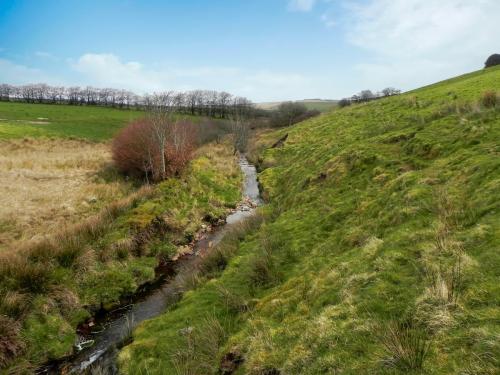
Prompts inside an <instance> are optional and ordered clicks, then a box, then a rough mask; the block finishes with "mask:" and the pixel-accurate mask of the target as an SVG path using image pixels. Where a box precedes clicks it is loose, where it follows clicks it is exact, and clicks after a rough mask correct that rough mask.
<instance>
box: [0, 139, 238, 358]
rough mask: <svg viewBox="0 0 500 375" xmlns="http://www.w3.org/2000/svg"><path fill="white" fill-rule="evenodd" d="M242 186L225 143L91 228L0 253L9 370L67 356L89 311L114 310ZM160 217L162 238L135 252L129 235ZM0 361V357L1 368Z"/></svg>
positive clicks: (1, 327) (2, 328) (230, 203)
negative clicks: (12, 355) (13, 355)
mask: <svg viewBox="0 0 500 375" xmlns="http://www.w3.org/2000/svg"><path fill="white" fill-rule="evenodd" d="M240 184H241V176H240V171H239V167H238V164H237V161H236V158H235V157H234V156H233V155H232V150H231V146H230V145H229V144H219V145H208V146H204V147H203V148H202V149H200V150H199V151H198V156H197V157H196V158H195V160H193V161H192V162H191V164H190V166H189V168H188V169H187V170H186V171H185V173H184V174H183V176H181V177H180V178H171V179H169V180H167V181H164V182H162V183H160V184H158V185H155V186H154V187H152V188H151V189H150V191H148V192H146V193H140V192H139V193H137V194H138V195H137V198H135V199H131V200H129V201H128V202H126V204H123V205H112V208H110V209H108V210H106V209H105V210H104V211H103V214H102V215H103V216H101V217H100V218H97V219H95V220H93V219H90V220H89V221H88V222H89V223H90V224H89V225H84V226H83V227H82V226H80V227H77V229H75V232H74V233H72V232H71V231H70V232H69V233H63V232H62V233H61V235H60V236H59V237H58V238H57V239H56V241H55V245H53V244H51V243H48V244H46V243H43V244H42V245H40V246H38V247H30V248H28V249H27V250H20V251H19V254H10V255H9V254H6V253H4V254H2V258H0V318H1V320H0V332H1V333H2V335H5V341H3V339H4V338H3V337H2V339H1V340H0V346H1V345H11V346H12V347H13V348H14V349H16V350H17V352H18V353H19V349H20V348H23V347H24V350H21V355H20V356H19V357H18V358H17V361H16V362H15V363H14V364H13V365H15V366H21V368H25V367H26V366H28V367H29V365H30V364H35V365H36V364H39V363H40V362H42V361H45V360H47V359H50V358H58V357H60V356H63V355H65V354H68V353H69V352H71V349H72V346H73V343H74V341H75V327H76V325H77V323H79V322H81V321H82V319H84V318H85V317H87V316H88V309H95V308H98V307H99V306H101V305H103V306H105V307H106V306H108V307H109V306H112V305H113V304H116V303H117V302H118V301H119V299H120V298H121V297H123V296H126V295H129V294H131V293H133V292H134V291H135V290H136V288H137V287H138V286H139V285H140V284H141V283H144V282H146V281H149V280H151V279H152V278H153V277H154V268H155V266H156V265H157V256H163V257H170V256H172V255H173V254H174V253H175V251H176V246H178V245H182V244H185V243H187V242H189V241H190V240H191V238H192V237H193V234H194V233H195V232H196V231H197V230H199V229H200V227H201V225H202V219H203V217H205V216H207V215H208V216H210V217H221V216H224V215H225V214H226V213H227V211H228V209H229V208H230V207H234V206H235V205H236V204H237V202H238V201H239V199H240ZM158 216H159V217H161V218H162V220H163V222H165V223H166V224H167V225H168V226H169V228H170V229H169V230H168V231H167V233H165V234H164V235H162V238H163V240H162V241H161V242H160V241H159V240H160V238H161V237H153V238H152V241H151V242H149V243H148V244H147V245H146V246H144V247H141V248H140V249H134V247H133V246H131V244H132V243H131V239H132V237H133V236H134V234H135V233H138V232H139V231H140V230H141V229H142V228H145V227H146V226H147V225H148V224H149V223H151V222H152V220H153V219H155V218H156V217H158ZM78 228H80V230H78ZM81 228H85V229H84V230H81ZM6 317H8V318H6ZM15 321H17V322H18V323H14V322H15ZM16 324H20V326H19V327H18V328H19V329H20V331H17V328H16V327H17V326H16ZM8 325H11V326H12V327H13V328H12V329H10V328H9V327H8ZM9 335H11V336H10V338H9ZM7 348H8V346H7ZM0 349H4V347H2V348H0ZM0 354H4V353H1V352H0ZM3 360H5V357H4V356H0V366H1V365H2V361H3Z"/></svg>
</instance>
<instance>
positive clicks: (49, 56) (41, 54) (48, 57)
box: [35, 51, 59, 61]
mask: <svg viewBox="0 0 500 375" xmlns="http://www.w3.org/2000/svg"><path fill="white" fill-rule="evenodd" d="M35 56H36V57H39V58H41V59H45V60H50V61H57V60H59V59H58V58H57V57H56V56H54V55H53V54H51V53H50V52H45V51H36V52H35Z"/></svg>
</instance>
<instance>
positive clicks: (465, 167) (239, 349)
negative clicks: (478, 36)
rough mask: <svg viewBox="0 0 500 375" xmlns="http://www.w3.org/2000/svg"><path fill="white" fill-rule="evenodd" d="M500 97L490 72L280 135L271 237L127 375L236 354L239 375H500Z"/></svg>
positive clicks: (138, 352) (180, 316)
mask: <svg viewBox="0 0 500 375" xmlns="http://www.w3.org/2000/svg"><path fill="white" fill-rule="evenodd" d="M499 85H500V68H493V69H489V70H487V71H479V72H475V73H471V74H468V75H464V76H461V77H457V78H454V79H451V80H448V81H444V82H441V83H438V84H435V85H432V86H428V87H425V88H423V89H420V90H416V91H414V92H411V93H408V94H405V95H401V96H398V97H393V98H388V99H382V100H379V101H376V102H372V103H367V104H362V105H356V106H352V107H349V108H344V109H342V110H338V111H334V112H332V113H329V114H325V115H323V116H320V117H318V118H314V119H311V120H308V121H306V122H304V123H301V124H299V125H297V126H294V127H292V128H289V129H284V130H282V131H280V132H277V133H272V134H271V135H270V136H267V137H268V141H265V140H264V143H267V144H270V143H271V142H272V141H274V140H276V139H278V138H279V137H281V136H282V135H283V134H284V133H288V134H289V137H288V140H287V141H286V143H285V146H284V147H283V148H276V149H267V150H266V151H264V152H263V154H262V155H261V167H262V169H263V172H262V173H261V174H260V180H261V182H262V185H263V188H264V189H265V194H266V195H267V197H268V199H269V202H270V203H269V205H268V206H267V207H266V208H265V210H264V211H265V216H266V222H265V223H264V224H263V225H262V226H261V227H260V229H259V230H258V231H257V232H256V233H254V234H253V235H251V236H247V237H246V239H245V240H243V241H242V242H241V243H240V250H239V253H238V255H237V256H235V257H234V258H233V259H232V260H231V261H230V263H229V265H228V266H227V267H226V269H225V270H224V271H223V272H221V273H220V274H218V275H215V276H212V277H211V278H210V279H208V280H205V282H204V283H201V284H200V285H199V286H197V287H196V288H195V289H194V290H192V291H190V292H188V293H187V294H186V296H185V298H183V300H182V301H181V302H180V303H179V304H178V306H177V307H176V308H174V309H173V310H171V311H170V312H167V313H165V314H164V315H162V316H161V317H158V318H156V319H152V320H150V321H148V322H145V323H143V324H142V325H141V326H140V327H139V329H137V330H136V332H135V333H134V342H133V343H132V344H131V345H129V346H128V347H126V348H125V349H124V350H122V352H121V355H120V360H121V361H120V364H121V369H122V371H123V372H125V373H127V374H139V373H141V374H160V373H161V374H169V373H172V374H176V373H177V374H178V373H186V374H187V373H196V374H204V373H213V372H215V371H216V369H217V368H218V367H219V364H220V363H221V357H223V355H224V354H225V353H228V352H232V353H233V354H235V356H236V357H238V356H240V355H241V356H242V357H243V358H244V362H243V363H242V364H241V365H240V367H239V369H238V371H237V373H239V374H240V373H241V374H243V373H250V374H278V373H283V374H322V373H324V374H333V373H335V374H336V373H342V374H375V373H376V374H406V373H409V372H411V370H412V369H413V370H414V371H415V372H416V373H428V374H459V373H460V374H479V373H481V374H496V373H498V371H499V368H500V364H499V362H498V356H497V354H496V353H499V352H500V347H499V346H500V344H499V337H500V326H499V320H498V311H499V304H500V289H499V284H498V280H499V277H500V257H499V255H498V244H499V243H500V219H499V217H500V215H499V210H500V199H499V198H500V197H499V194H500V157H499V156H500V148H499V147H500V146H499V139H500V112H499V110H500V106H498V105H497V107H496V108H484V107H483V106H481V105H479V104H478V102H479V101H480V98H481V95H482V93H483V92H484V91H485V90H492V89H493V90H495V89H496V90H498V88H499ZM235 301H236V302H235ZM242 306H244V308H242ZM187 327H192V329H189V330H185V328H187ZM183 329H184V330H183ZM186 332H187V333H186ZM427 346H429V349H428V350H427V354H426V355H425V356H424V360H423V366H422V368H420V366H419V360H418V356H419V355H418V348H424V347H427ZM397 348H400V349H401V351H400V352H399V354H398V350H397ZM424 351H425V350H424ZM180 353H184V354H182V355H180ZM411 353H415V355H412V354H411ZM174 366H175V367H174ZM276 370H279V372H278V371H276Z"/></svg>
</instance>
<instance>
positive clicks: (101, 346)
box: [36, 156, 262, 374]
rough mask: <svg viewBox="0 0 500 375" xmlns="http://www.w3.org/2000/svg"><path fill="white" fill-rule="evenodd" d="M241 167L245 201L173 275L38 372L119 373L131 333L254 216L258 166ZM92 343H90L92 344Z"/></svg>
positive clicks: (257, 200)
mask: <svg viewBox="0 0 500 375" xmlns="http://www.w3.org/2000/svg"><path fill="white" fill-rule="evenodd" d="M239 166H240V168H241V171H242V173H243V174H244V177H245V178H244V183H243V200H242V202H241V203H240V204H239V205H238V207H237V208H236V210H235V211H234V212H232V213H231V214H230V215H229V216H228V217H227V218H226V223H225V224H224V225H221V226H219V227H215V228H214V230H213V231H212V232H207V233H205V234H204V235H203V236H202V237H201V238H200V239H199V240H198V241H197V242H196V244H195V246H194V248H193V251H192V252H189V253H186V254H182V255H180V256H178V257H177V258H176V260H175V262H173V263H172V268H171V270H170V275H166V278H165V279H164V281H163V282H160V283H157V284H155V285H153V286H152V287H150V288H148V290H147V291H146V292H143V293H141V294H140V295H139V296H137V297H136V299H134V300H135V301H134V303H132V304H129V305H126V306H122V307H120V308H118V309H115V310H113V311H112V312H109V313H106V314H105V315H104V316H102V317H98V318H97V319H96V320H95V322H94V321H93V322H92V324H91V325H90V327H88V328H89V329H88V330H86V332H80V343H79V345H80V346H81V347H82V349H81V350H80V351H79V352H77V353H76V354H75V355H73V356H71V357H69V358H66V359H62V360H60V361H54V362H52V363H50V364H47V365H46V366H43V367H41V368H39V369H38V371H37V372H36V373H37V374H79V373H83V372H85V371H86V370H88V369H90V368H91V367H93V366H98V367H99V368H100V369H102V370H104V371H105V373H106V374H117V373H118V369H117V367H116V356H117V352H118V348H120V347H123V346H124V345H126V344H127V341H128V340H129V339H130V337H131V333H132V331H133V329H134V328H135V327H137V326H138V325H139V324H140V323H141V322H143V321H145V320H147V319H151V318H154V317H156V316H158V315H160V314H162V313H163V312H164V311H165V310H166V309H167V308H168V307H169V306H171V305H173V304H174V303H176V302H177V301H178V300H179V298H180V297H181V293H180V291H179V289H178V287H177V286H178V284H179V282H178V281H179V280H180V279H182V278H183V277H186V275H187V274H189V272H191V271H192V269H193V268H192V265H193V263H194V262H195V261H196V258H197V256H198V255H200V254H205V253H207V252H209V251H210V250H211V249H212V248H214V247H215V246H216V245H217V244H218V243H219V242H220V241H221V240H222V239H223V238H224V236H225V235H226V234H227V233H228V232H229V231H230V230H231V229H232V227H233V226H235V225H237V224H239V223H241V222H242V221H244V220H245V219H246V218H248V217H250V216H252V215H253V214H254V212H255V208H256V207H257V206H259V205H260V204H262V200H261V198H260V193H259V185H258V182H257V172H256V168H255V166H253V165H252V164H250V163H249V162H248V160H247V159H246V157H244V156H241V157H240V160H239ZM90 344H91V345H90ZM86 345H89V347H85V346H86Z"/></svg>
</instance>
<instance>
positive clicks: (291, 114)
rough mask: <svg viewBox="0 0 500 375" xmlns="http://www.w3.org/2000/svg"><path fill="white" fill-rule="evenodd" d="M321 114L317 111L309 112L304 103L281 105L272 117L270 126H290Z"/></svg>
mask: <svg viewBox="0 0 500 375" xmlns="http://www.w3.org/2000/svg"><path fill="white" fill-rule="evenodd" d="M319 114H320V112H319V111H317V110H308V109H307V107H306V106H305V105H304V104H302V103H295V102H285V103H281V104H280V105H279V107H278V108H277V109H276V110H275V111H274V112H273V114H272V115H271V122H270V125H271V126H272V127H281V126H290V125H293V124H296V123H298V122H301V121H304V120H307V119H308V118H311V117H314V116H317V115H319Z"/></svg>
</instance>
